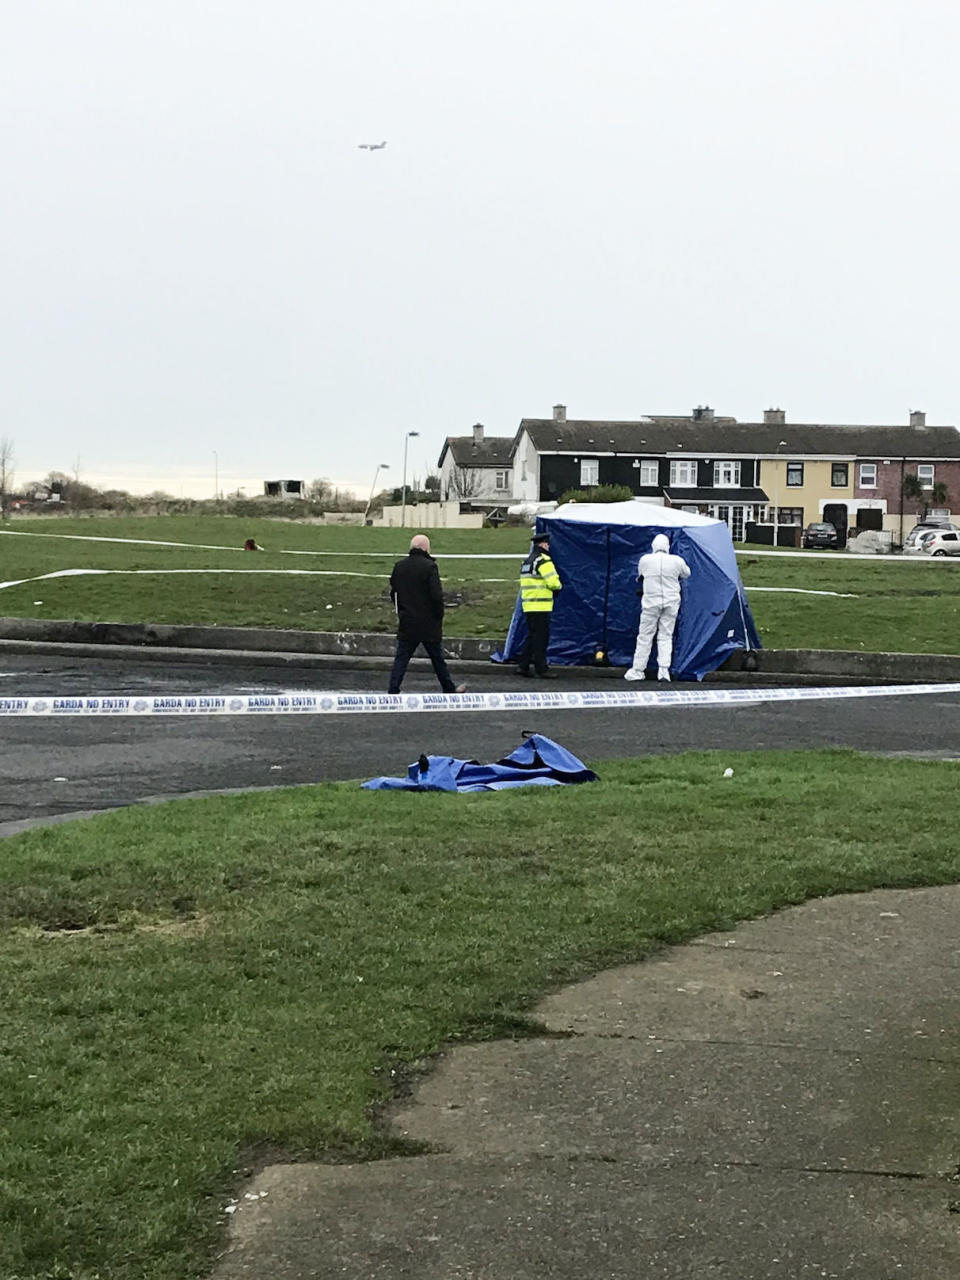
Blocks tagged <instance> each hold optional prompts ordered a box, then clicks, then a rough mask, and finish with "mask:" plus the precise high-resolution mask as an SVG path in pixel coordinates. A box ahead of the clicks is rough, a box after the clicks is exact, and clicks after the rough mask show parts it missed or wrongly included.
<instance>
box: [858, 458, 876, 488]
mask: <svg viewBox="0 0 960 1280" xmlns="http://www.w3.org/2000/svg"><path fill="white" fill-rule="evenodd" d="M876 487H877V464H876V463H875V462H861V463H860V488H861V489H875V488H876Z"/></svg>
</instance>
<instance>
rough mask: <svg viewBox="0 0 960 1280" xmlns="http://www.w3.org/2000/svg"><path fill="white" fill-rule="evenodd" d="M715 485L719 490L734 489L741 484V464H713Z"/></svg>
mask: <svg viewBox="0 0 960 1280" xmlns="http://www.w3.org/2000/svg"><path fill="white" fill-rule="evenodd" d="M713 483H714V487H715V488H717V489H732V488H735V487H739V484H740V463H739V462H715V463H714V464H713Z"/></svg>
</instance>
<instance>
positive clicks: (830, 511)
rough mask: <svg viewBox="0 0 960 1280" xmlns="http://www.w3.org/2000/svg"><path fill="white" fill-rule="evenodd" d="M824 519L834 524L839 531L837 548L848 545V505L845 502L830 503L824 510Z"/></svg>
mask: <svg viewBox="0 0 960 1280" xmlns="http://www.w3.org/2000/svg"><path fill="white" fill-rule="evenodd" d="M823 518H824V520H825V521H826V522H827V524H832V525H833V527H834V528H835V529H836V531H837V546H838V547H845V546H846V545H847V504H846V503H845V502H828V503H827V504H826V505H825V506H824V508H823Z"/></svg>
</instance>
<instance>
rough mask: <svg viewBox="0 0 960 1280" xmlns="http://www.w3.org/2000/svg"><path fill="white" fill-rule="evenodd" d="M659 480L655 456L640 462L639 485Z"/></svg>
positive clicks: (658, 465) (658, 466)
mask: <svg viewBox="0 0 960 1280" xmlns="http://www.w3.org/2000/svg"><path fill="white" fill-rule="evenodd" d="M659 480H660V464H659V463H658V462H657V460H656V459H655V458H651V459H648V460H647V461H646V462H641V463H640V483H641V485H650V484H658V483H659Z"/></svg>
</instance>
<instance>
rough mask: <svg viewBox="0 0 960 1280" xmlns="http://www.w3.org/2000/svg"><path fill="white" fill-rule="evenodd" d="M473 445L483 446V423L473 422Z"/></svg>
mask: <svg viewBox="0 0 960 1280" xmlns="http://www.w3.org/2000/svg"><path fill="white" fill-rule="evenodd" d="M473 443H474V444H483V423H482V422H475V423H474V424H473Z"/></svg>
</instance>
